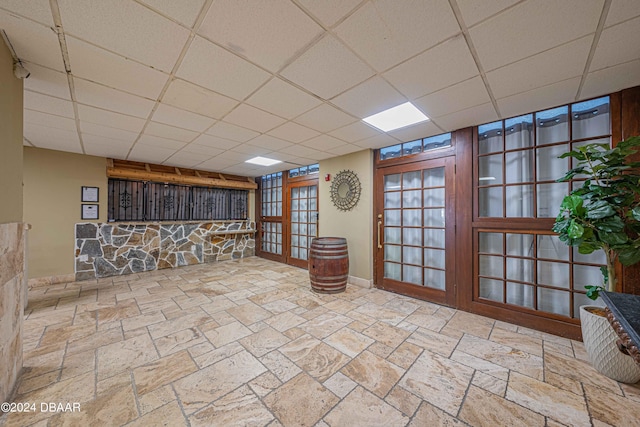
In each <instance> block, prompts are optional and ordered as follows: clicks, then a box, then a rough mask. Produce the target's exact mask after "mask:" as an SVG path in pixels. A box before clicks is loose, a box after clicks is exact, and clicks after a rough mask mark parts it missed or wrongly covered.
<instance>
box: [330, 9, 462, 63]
mask: <svg viewBox="0 0 640 427" xmlns="http://www.w3.org/2000/svg"><path fill="white" fill-rule="evenodd" d="M335 31H336V34H337V36H338V37H340V38H341V39H342V40H344V42H345V43H346V44H347V45H349V46H351V48H353V50H355V51H356V53H358V55H360V56H361V57H363V58H364V59H365V61H367V63H369V64H371V66H372V67H373V68H375V69H376V70H377V71H379V72H381V71H384V70H387V69H389V68H391V67H393V66H395V65H397V64H398V63H400V62H402V61H404V60H406V59H408V58H410V57H412V56H414V55H416V54H418V53H420V52H422V51H424V50H425V49H428V48H430V47H433V46H435V45H436V44H438V43H440V42H442V41H443V40H446V39H448V38H449V37H452V36H454V35H456V34H457V33H459V32H460V26H459V25H458V22H457V20H456V18H455V15H454V14H453V11H452V10H451V6H449V2H447V1H443V0H404V1H403V2H402V5H401V6H399V5H398V2H397V0H378V1H375V2H368V3H366V4H365V5H364V6H363V7H361V8H360V9H358V10H357V11H356V12H355V13H354V14H352V15H351V16H350V17H349V18H347V19H346V20H345V21H344V22H343V23H341V24H340V25H338V26H337V27H336V30H335Z"/></svg>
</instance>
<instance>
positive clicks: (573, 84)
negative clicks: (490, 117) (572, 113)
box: [497, 77, 580, 118]
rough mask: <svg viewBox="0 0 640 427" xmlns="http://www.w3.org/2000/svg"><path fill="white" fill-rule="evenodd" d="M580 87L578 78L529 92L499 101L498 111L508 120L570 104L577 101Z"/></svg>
mask: <svg viewBox="0 0 640 427" xmlns="http://www.w3.org/2000/svg"><path fill="white" fill-rule="evenodd" d="M579 85H580V77H576V78H574V79H569V80H565V81H562V82H558V83H554V84H552V85H549V86H544V87H541V88H537V89H534V90H531V91H529V92H523V93H519V94H517V95H513V96H509V97H506V98H502V99H498V100H497V101H498V109H499V110H500V113H501V114H502V117H504V118H506V117H513V116H518V115H520V114H525V113H530V112H532V111H538V110H544V109H545V108H550V107H553V106H555V105H560V104H565V103H569V102H571V101H573V99H575V95H576V93H577V92H578V86H579Z"/></svg>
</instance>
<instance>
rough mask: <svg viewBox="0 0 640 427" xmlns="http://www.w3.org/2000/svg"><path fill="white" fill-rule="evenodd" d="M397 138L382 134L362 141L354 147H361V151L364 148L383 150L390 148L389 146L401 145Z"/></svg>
mask: <svg viewBox="0 0 640 427" xmlns="http://www.w3.org/2000/svg"><path fill="white" fill-rule="evenodd" d="M399 143H400V141H398V140H397V139H395V138H392V137H390V136H389V135H387V134H386V133H381V134H380V135H376V136H372V137H371V138H367V139H362V140H360V141H357V142H355V143H354V145H356V146H358V147H360V148H359V150H362V149H363V148H372V149H375V148H382V147H388V146H389V145H394V144H399Z"/></svg>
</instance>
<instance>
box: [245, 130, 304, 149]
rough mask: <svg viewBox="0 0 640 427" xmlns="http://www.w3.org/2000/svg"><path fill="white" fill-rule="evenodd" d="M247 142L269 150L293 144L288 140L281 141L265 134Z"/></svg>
mask: <svg viewBox="0 0 640 427" xmlns="http://www.w3.org/2000/svg"><path fill="white" fill-rule="evenodd" d="M249 143H250V144H251V145H255V146H257V147H263V148H268V149H270V150H280V149H282V148H286V147H291V146H292V145H293V144H292V143H290V142H288V141H283V140H282V139H279V138H275V137H273V136H270V135H267V134H262V135H260V136H258V137H256V138H254V139H252V140H251V141H249Z"/></svg>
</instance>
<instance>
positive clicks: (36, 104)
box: [24, 90, 75, 119]
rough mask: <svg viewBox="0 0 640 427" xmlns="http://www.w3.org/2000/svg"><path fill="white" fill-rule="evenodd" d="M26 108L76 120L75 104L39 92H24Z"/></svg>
mask: <svg viewBox="0 0 640 427" xmlns="http://www.w3.org/2000/svg"><path fill="white" fill-rule="evenodd" d="M24 108H25V109H26V110H35V111H40V112H43V113H48V114H53V115H56V116H62V117H67V118H70V119H75V113H74V111H73V103H72V102H71V101H67V100H65V99H60V98H56V97H54V96H50V95H46V94H43V93H39V92H32V91H29V90H25V91H24Z"/></svg>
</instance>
